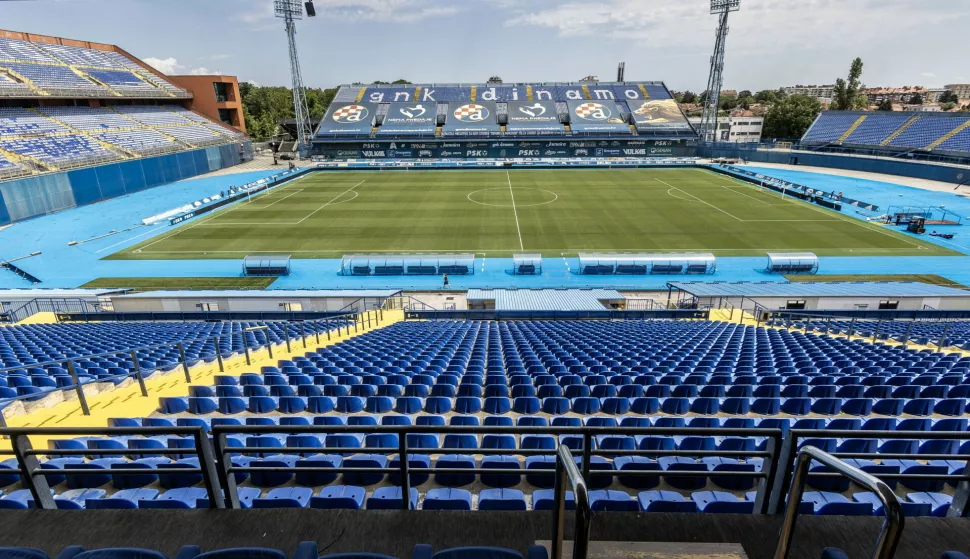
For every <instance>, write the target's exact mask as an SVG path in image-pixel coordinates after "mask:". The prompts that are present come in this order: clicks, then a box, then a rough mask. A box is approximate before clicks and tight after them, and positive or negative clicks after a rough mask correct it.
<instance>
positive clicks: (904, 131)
mask: <svg viewBox="0 0 970 559" xmlns="http://www.w3.org/2000/svg"><path fill="white" fill-rule="evenodd" d="M802 144H805V145H828V144H835V145H845V146H858V147H878V148H881V149H886V150H887V151H893V150H895V151H930V152H934V153H937V152H938V153H942V154H949V155H954V156H963V157H966V156H967V154H968V153H970V115H967V114H965V113H932V112H920V113H901V114H900V113H893V112H885V113H884V112H881V111H876V112H856V111H824V112H822V113H821V114H820V115H819V116H818V118H816V119H815V122H814V123H812V126H811V127H810V128H809V129H808V131H807V132H806V133H805V136H804V137H803V138H802Z"/></svg>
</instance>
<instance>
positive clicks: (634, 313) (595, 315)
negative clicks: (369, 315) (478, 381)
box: [404, 308, 710, 320]
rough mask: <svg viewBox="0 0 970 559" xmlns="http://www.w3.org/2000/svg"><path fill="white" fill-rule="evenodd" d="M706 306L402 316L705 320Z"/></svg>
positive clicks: (413, 315)
mask: <svg viewBox="0 0 970 559" xmlns="http://www.w3.org/2000/svg"><path fill="white" fill-rule="evenodd" d="M709 318H710V310H709V309H663V308H654V309H648V310H637V309H634V310H624V311H619V310H606V309H604V310H601V311H512V310H509V311H505V310H493V309H487V310H461V311H459V310H454V311H436V310H408V311H406V312H405V313H404V319H405V320H645V319H667V320H708V319H709Z"/></svg>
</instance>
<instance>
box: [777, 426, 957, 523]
mask: <svg viewBox="0 0 970 559" xmlns="http://www.w3.org/2000/svg"><path fill="white" fill-rule="evenodd" d="M807 439H812V442H813V444H818V442H817V441H820V440H830V441H833V442H834V441H835V440H836V439H846V440H850V439H875V440H907V441H909V440H914V441H933V440H939V441H957V440H963V441H966V440H970V432H966V431H869V430H851V429H791V430H789V431H788V433H787V434H786V435H785V439H784V441H783V442H782V446H781V449H780V451H779V453H778V464H779V468H778V472H777V475H776V476H775V478H774V484H775V486H774V487H773V488H772V489H771V490H770V495H771V497H770V502H769V503H768V508H767V513H768V514H779V513H781V512H782V509H783V508H785V501H784V498H785V490H786V489H787V488H788V487H794V486H795V484H796V482H798V483H802V482H804V478H805V477H808V478H811V479H823V478H836V477H839V476H840V475H842V474H840V473H838V471H836V472H803V473H799V472H798V468H799V467H800V460H799V458H800V457H799V453H800V451H801V450H804V449H805V448H806V446H810V445H806V444H805V442H804V441H805V440H807ZM826 454H828V455H830V456H832V457H835V458H837V459H840V460H847V459H861V460H914V461H920V460H924V461H925V460H955V461H961V460H967V458H968V457H967V456H966V455H959V454H946V453H942V454H940V453H928V452H925V453H920V452H917V453H908V452H830V453H829V452H826ZM830 467H831V466H830ZM832 469H835V468H832ZM866 475H869V476H871V477H873V478H876V479H879V480H895V481H904V480H926V481H939V482H953V483H954V484H955V485H956V487H957V488H956V490H955V492H954V494H953V500H952V502H951V504H950V508H949V510H948V511H947V514H946V515H947V516H948V517H966V516H970V506H968V505H970V483H968V482H970V465H965V466H964V469H963V473H962V474H938V473H909V474H907V473H903V472H902V471H900V473H898V474H894V473H890V472H881V471H880V472H875V473H872V474H866ZM853 481H855V480H853Z"/></svg>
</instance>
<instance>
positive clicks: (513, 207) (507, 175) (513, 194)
mask: <svg viewBox="0 0 970 559" xmlns="http://www.w3.org/2000/svg"><path fill="white" fill-rule="evenodd" d="M505 177H506V178H507V179H508V180H509V196H511V197H512V214H513V215H515V230H516V231H517V232H518V233H519V250H525V245H524V244H522V228H520V227H519V212H518V211H516V209H515V193H513V192H512V175H511V174H509V172H508V171H505Z"/></svg>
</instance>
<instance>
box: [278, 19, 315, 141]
mask: <svg viewBox="0 0 970 559" xmlns="http://www.w3.org/2000/svg"><path fill="white" fill-rule="evenodd" d="M273 5H274V8H275V12H276V17H278V18H280V19H282V20H283V21H284V22H286V38H287V40H288V41H289V46H290V78H291V79H292V87H293V113H294V115H295V116H296V140H297V144H298V146H299V147H298V148H297V149H298V150H299V152H300V155H301V156H303V157H305V156H307V155H308V154H309V151H310V138H311V137H312V136H313V130H312V127H311V125H310V110H309V109H308V108H307V102H306V90H305V89H304V87H303V73H302V72H301V71H300V57H299V55H298V54H297V51H296V20H299V19H303V3H302V2H301V1H300V0H273Z"/></svg>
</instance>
